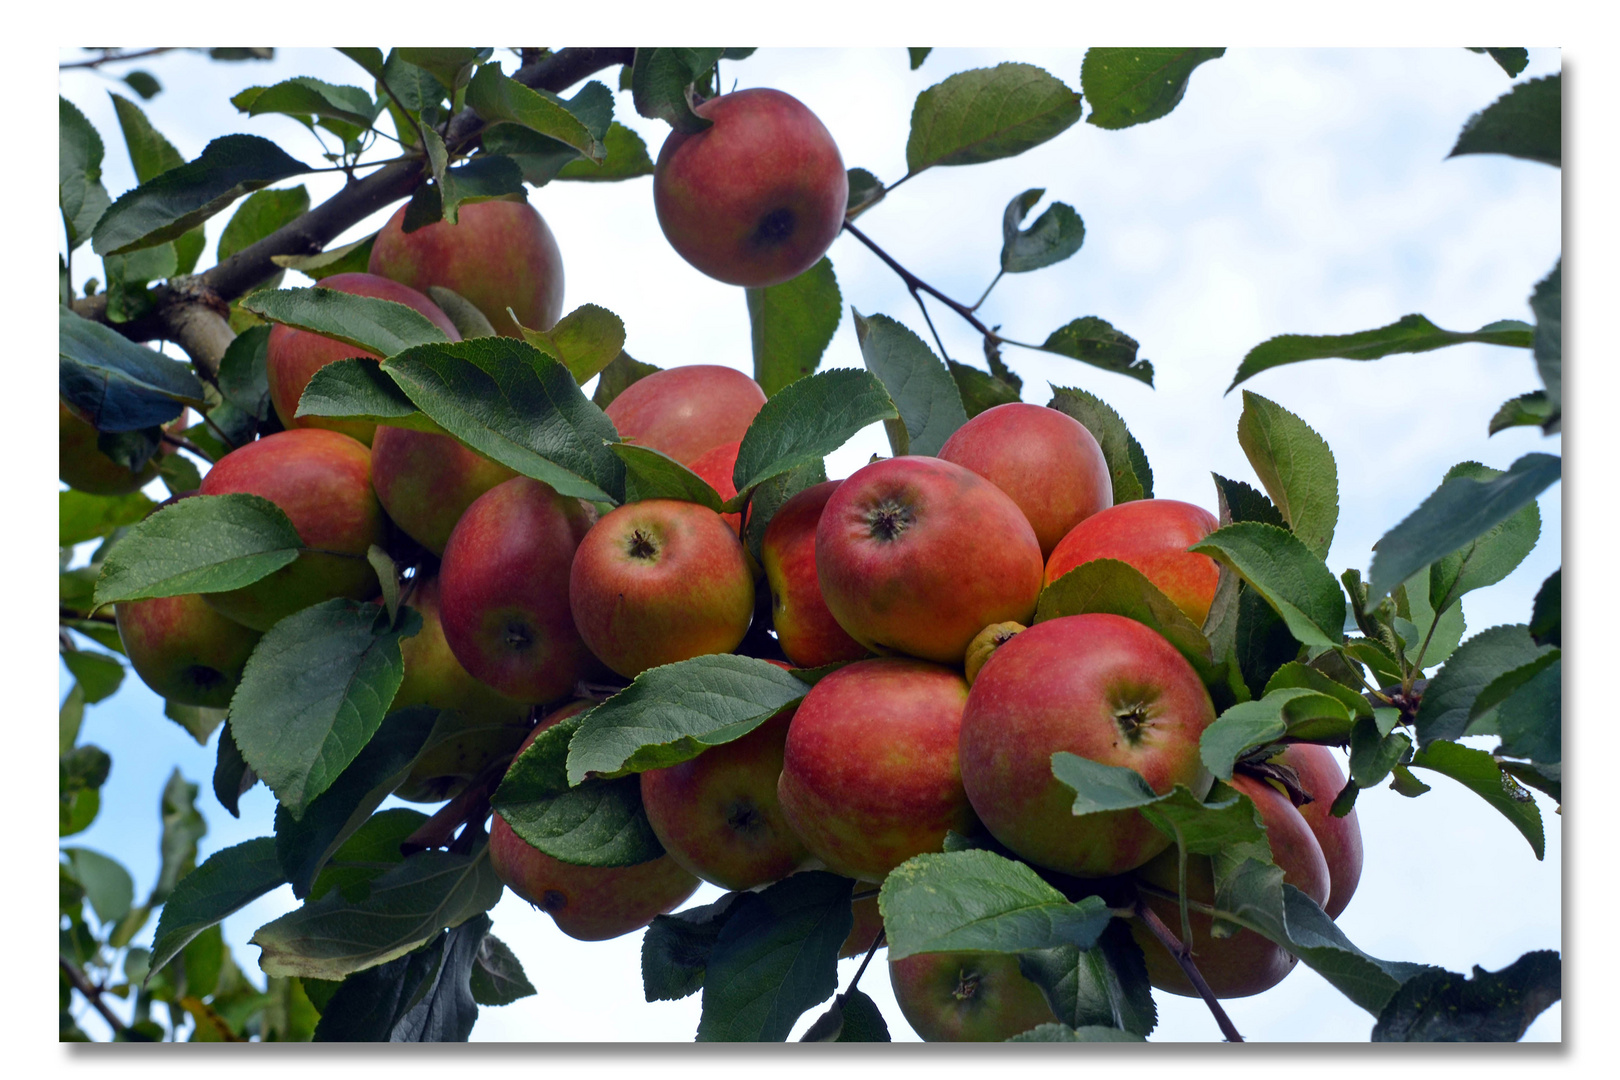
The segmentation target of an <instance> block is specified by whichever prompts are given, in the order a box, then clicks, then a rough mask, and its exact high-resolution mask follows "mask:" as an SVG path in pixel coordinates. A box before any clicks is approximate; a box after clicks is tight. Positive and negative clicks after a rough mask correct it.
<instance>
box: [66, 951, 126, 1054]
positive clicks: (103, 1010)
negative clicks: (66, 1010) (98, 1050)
mask: <svg viewBox="0 0 1620 1080" xmlns="http://www.w3.org/2000/svg"><path fill="white" fill-rule="evenodd" d="M57 959H58V960H60V961H61V962H62V971H63V972H64V973H65V974H66V975H67V977H68V982H70V983H72V984H73V988H74V989H75V990H77V991H78V992H79V993H81V994H83V995H84V1000H86V1001H88V1002H89V1003H90V1004H91V1005H92V1006H94V1007H95V1010H96V1012H98V1013H100V1014H101V1018H102V1019H103V1020H105V1021H107V1026H108V1027H110V1028H112V1029H113V1033H114V1034H115V1035H122V1034H123V1033H124V1032H126V1031H128V1030H129V1025H128V1024H126V1023H124V1022H123V1021H122V1020H120V1019H118V1017H117V1016H116V1015H115V1014H114V1013H113V1011H112V1010H111V1009H109V1008H108V1007H107V1003H106V1002H105V1001H102V1000H101V990H100V989H99V988H97V986H96V985H95V983H92V982H91V981H90V979H89V978H88V977H87V976H86V975H85V973H84V972H82V971H80V970H79V968H78V965H77V964H74V963H73V962H72V961H70V960H69V959H68V958H67V957H65V956H58V957H57Z"/></svg>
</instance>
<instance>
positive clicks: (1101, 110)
mask: <svg viewBox="0 0 1620 1080" xmlns="http://www.w3.org/2000/svg"><path fill="white" fill-rule="evenodd" d="M1225 55H1226V50H1225V49H1102V48H1093V49H1087V50H1086V56H1085V59H1084V60H1082V61H1081V62H1080V91H1081V93H1083V94H1085V96H1086V100H1087V101H1089V102H1091V115H1090V116H1087V117H1086V123H1088V124H1095V125H1097V126H1098V127H1100V128H1106V129H1109V130H1118V129H1119V128H1128V127H1131V126H1133V125H1135V124H1145V123H1147V122H1148V121H1150V120H1157V119H1159V118H1160V117H1161V116H1167V115H1169V113H1170V111H1171V110H1172V109H1174V108H1175V107H1176V106H1177V105H1179V104H1180V103H1181V99H1182V97H1183V96H1184V95H1185V94H1186V93H1187V82H1188V80H1189V79H1191V78H1192V73H1193V71H1194V69H1196V68H1197V67H1198V65H1199V64H1202V63H1205V62H1206V61H1209V60H1215V59H1218V58H1220V57H1222V56H1225Z"/></svg>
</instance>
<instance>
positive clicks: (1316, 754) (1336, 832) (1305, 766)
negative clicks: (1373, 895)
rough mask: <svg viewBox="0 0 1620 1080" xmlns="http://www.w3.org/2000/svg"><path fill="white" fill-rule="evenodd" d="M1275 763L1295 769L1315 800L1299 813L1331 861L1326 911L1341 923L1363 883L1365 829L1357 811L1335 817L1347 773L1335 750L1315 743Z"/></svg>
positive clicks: (1293, 747) (1300, 746)
mask: <svg viewBox="0 0 1620 1080" xmlns="http://www.w3.org/2000/svg"><path fill="white" fill-rule="evenodd" d="M1273 760H1277V761H1280V762H1281V763H1282V764H1284V765H1288V766H1290V767H1292V768H1293V770H1294V772H1296V773H1298V774H1299V786H1300V788H1301V789H1302V790H1303V791H1304V792H1305V793H1306V794H1307V795H1309V796H1310V797H1311V799H1312V801H1311V802H1308V803H1306V804H1305V805H1304V806H1300V807H1296V809H1297V810H1298V811H1299V814H1300V816H1301V817H1303V818H1304V819H1305V824H1306V825H1309V826H1310V828H1311V833H1312V835H1314V836H1315V837H1316V842H1317V843H1318V844H1320V845H1321V847H1322V856H1323V858H1325V859H1326V860H1327V866H1328V877H1329V879H1330V881H1331V882H1332V886H1331V888H1330V889H1329V891H1328V898H1327V903H1325V904H1323V905H1322V910H1323V911H1325V912H1327V914H1328V917H1329V918H1330V919H1337V918H1338V917H1339V915H1340V914H1341V913H1342V912H1343V911H1344V909H1345V908H1346V907H1348V906H1349V904H1350V898H1351V897H1352V896H1354V895H1355V892H1356V886H1357V885H1358V884H1359V883H1360V881H1361V855H1362V851H1361V825H1360V824H1359V823H1358V822H1357V821H1356V811H1355V809H1354V808H1352V809H1351V810H1350V812H1349V813H1348V814H1346V815H1345V816H1344V817H1342V818H1338V817H1334V816H1333V813H1332V809H1333V800H1334V799H1335V798H1337V797H1338V795H1339V792H1340V791H1341V790H1342V789H1343V788H1344V770H1343V769H1341V768H1339V763H1338V761H1337V760H1335V759H1334V756H1333V752H1332V751H1331V750H1329V749H1328V748H1327V747H1325V746H1316V745H1314V744H1312V743H1292V744H1290V745H1289V747H1288V748H1287V749H1286V750H1284V751H1283V752H1282V754H1281V756H1280V757H1278V758H1275V759H1273Z"/></svg>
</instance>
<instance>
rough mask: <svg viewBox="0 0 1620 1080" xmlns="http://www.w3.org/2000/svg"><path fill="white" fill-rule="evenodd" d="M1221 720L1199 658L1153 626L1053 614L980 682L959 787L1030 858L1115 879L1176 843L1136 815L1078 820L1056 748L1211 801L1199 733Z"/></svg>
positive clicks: (967, 721)
mask: <svg viewBox="0 0 1620 1080" xmlns="http://www.w3.org/2000/svg"><path fill="white" fill-rule="evenodd" d="M1214 720H1215V708H1214V706H1213V705H1212V704H1211V703H1210V699H1209V693H1208V692H1207V691H1206V690H1205V689H1204V684H1203V683H1202V682H1201V681H1199V678H1198V675H1197V673H1196V672H1195V671H1193V669H1192V665H1190V664H1188V663H1187V661H1186V659H1185V658H1184V657H1183V656H1182V655H1181V654H1180V653H1179V652H1177V651H1176V650H1175V647H1174V646H1172V645H1171V644H1170V643H1169V642H1168V641H1165V640H1164V638H1162V637H1160V636H1159V635H1158V634H1156V633H1154V632H1153V631H1152V630H1149V629H1148V628H1147V627H1146V626H1143V625H1142V624H1141V623H1139V622H1135V621H1134V620H1131V619H1126V618H1123V617H1121V616H1118V615H1105V614H1100V613H1093V614H1087V615H1070V616H1066V617H1064V618H1058V619H1048V620H1047V621H1045V622H1042V623H1037V624H1035V625H1034V626H1032V627H1030V628H1029V629H1028V630H1025V631H1023V632H1022V633H1020V634H1018V635H1017V636H1016V637H1014V638H1012V640H1010V641H1008V642H1007V643H1006V644H1004V645H1002V646H1001V647H1000V648H999V649H997V650H996V651H995V653H994V654H992V655H991V657H990V659H989V660H987V661H985V664H984V667H983V668H981V669H980V671H979V677H978V678H977V679H975V680H974V682H973V690H972V692H971V693H970V694H969V695H968V701H967V709H966V711H965V712H964V714H963V717H962V741H961V753H962V784H963V786H964V787H965V788H966V789H967V794H968V799H969V801H971V802H972V804H973V809H974V810H975V811H977V812H978V815H979V819H980V820H981V821H983V822H984V824H985V827H986V828H988V829H989V830H990V833H991V835H993V836H994V837H995V838H996V839H997V840H999V841H1001V842H1002V843H1003V844H1005V845H1007V846H1008V847H1009V848H1011V849H1012V850H1013V851H1015V852H1017V853H1018V854H1019V855H1022V856H1023V857H1024V858H1026V859H1028V860H1029V861H1030V862H1033V863H1038V864H1039V865H1041V866H1044V867H1047V868H1049V869H1052V870H1057V871H1060V872H1062V873H1065V874H1073V875H1075V876H1076V877H1091V878H1096V877H1110V876H1112V875H1114V874H1121V873H1124V872H1125V871H1127V870H1130V869H1132V868H1134V867H1137V866H1141V865H1142V864H1143V863H1145V862H1147V861H1148V860H1149V859H1151V858H1153V856H1155V855H1157V854H1158V853H1159V852H1161V851H1163V850H1164V849H1165V847H1166V845H1168V844H1169V842H1170V841H1169V840H1168V839H1167V838H1166V837H1165V835H1164V834H1163V833H1161V832H1160V831H1159V830H1158V829H1155V828H1154V827H1153V826H1152V825H1150V824H1148V822H1147V820H1146V819H1145V818H1143V817H1142V816H1141V815H1140V814H1139V813H1137V812H1136V811H1134V810H1120V811H1109V812H1104V813H1097V814H1090V815H1087V816H1086V817H1084V818H1079V819H1077V818H1076V817H1075V816H1074V814H1073V806H1074V791H1073V790H1072V789H1071V788H1069V787H1068V786H1066V785H1064V784H1062V783H1060V782H1059V781H1058V780H1057V778H1056V777H1054V776H1053V775H1052V755H1053V754H1054V753H1056V752H1058V751H1059V750H1066V751H1068V752H1070V753H1073V754H1078V755H1079V756H1081V757H1084V758H1090V759H1091V760H1093V761H1097V762H1101V763H1102V764H1104V765H1114V766H1124V767H1128V768H1132V769H1135V770H1136V771H1137V772H1138V773H1139V774H1140V775H1141V776H1142V779H1144V780H1146V781H1147V783H1148V786H1149V787H1151V788H1152V789H1153V790H1154V791H1155V792H1158V793H1160V794H1163V793H1165V792H1168V791H1169V790H1170V789H1171V788H1172V787H1173V786H1175V785H1176V784H1184V785H1186V786H1187V787H1188V788H1189V789H1191V790H1192V791H1193V792H1194V793H1195V794H1197V795H1199V796H1200V797H1202V796H1203V795H1204V794H1205V793H1206V792H1208V790H1209V786H1210V784H1211V783H1212V782H1213V779H1212V778H1211V777H1210V775H1209V773H1208V772H1206V771H1205V770H1204V767H1203V765H1202V763H1201V761H1200V759H1199V756H1198V740H1199V737H1200V736H1201V735H1202V734H1203V732H1204V728H1206V727H1208V726H1209V725H1210V724H1211V723H1213V722H1214Z"/></svg>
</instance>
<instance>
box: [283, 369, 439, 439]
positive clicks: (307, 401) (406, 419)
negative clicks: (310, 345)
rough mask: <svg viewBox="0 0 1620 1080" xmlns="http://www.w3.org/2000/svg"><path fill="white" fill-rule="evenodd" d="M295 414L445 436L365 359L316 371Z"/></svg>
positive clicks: (380, 371)
mask: <svg viewBox="0 0 1620 1080" xmlns="http://www.w3.org/2000/svg"><path fill="white" fill-rule="evenodd" d="M294 415H295V416H330V417H337V418H341V419H344V420H368V421H371V422H373V423H378V424H388V425H389V426H391V427H402V428H409V429H411V430H412V431H426V432H429V433H432V434H435V435H443V434H445V430H444V429H443V428H442V427H440V426H439V425H438V424H435V423H434V422H433V421H432V420H429V419H428V418H427V417H426V416H423V415H422V413H421V412H420V411H419V410H418V409H417V407H416V405H415V404H413V403H412V401H411V399H410V398H408V397H406V396H405V392H404V391H403V390H401V389H400V388H399V385H398V384H397V383H395V382H394V380H393V379H392V378H390V377H389V375H388V373H387V372H386V371H384V370H383V369H382V367H381V366H379V365H378V364H377V362H376V361H375V360H368V359H366V358H365V357H362V356H354V357H348V358H346V359H343V360H335V361H333V362H332V363H330V364H326V365H325V366H323V367H322V368H321V369H320V370H318V371H316V372H315V374H314V376H313V377H312V378H311V379H310V380H309V384H308V385H307V386H305V387H304V393H303V395H302V396H301V397H299V399H298V410H297V412H296V413H294Z"/></svg>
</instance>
